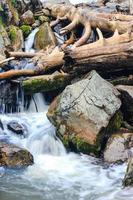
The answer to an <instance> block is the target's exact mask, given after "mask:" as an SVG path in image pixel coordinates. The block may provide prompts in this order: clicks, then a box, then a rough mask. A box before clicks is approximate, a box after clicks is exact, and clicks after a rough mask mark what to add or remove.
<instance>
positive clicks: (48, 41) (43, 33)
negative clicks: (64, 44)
mask: <svg viewBox="0 0 133 200" xmlns="http://www.w3.org/2000/svg"><path fill="white" fill-rule="evenodd" d="M56 44H57V41H56V38H55V35H54V33H53V31H52V29H51V27H50V25H49V23H48V22H45V23H44V24H42V25H41V26H40V28H39V31H38V32H37V33H36V35H35V42H34V48H35V49H36V50H41V49H46V48H47V47H50V46H56Z"/></svg>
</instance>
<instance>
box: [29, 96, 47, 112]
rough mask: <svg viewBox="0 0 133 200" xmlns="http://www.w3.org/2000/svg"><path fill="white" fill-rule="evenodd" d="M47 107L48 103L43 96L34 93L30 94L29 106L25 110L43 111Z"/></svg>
mask: <svg viewBox="0 0 133 200" xmlns="http://www.w3.org/2000/svg"><path fill="white" fill-rule="evenodd" d="M47 109H48V105H47V104H46V102H45V99H44V96H43V94H42V93H36V94H34V95H33V96H32V100H31V102H30V105H29V108H28V110H27V112H30V113H33V112H44V111H45V110H47Z"/></svg>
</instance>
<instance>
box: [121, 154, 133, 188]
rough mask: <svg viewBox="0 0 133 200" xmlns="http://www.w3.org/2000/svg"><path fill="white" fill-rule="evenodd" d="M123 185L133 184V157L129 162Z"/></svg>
mask: <svg viewBox="0 0 133 200" xmlns="http://www.w3.org/2000/svg"><path fill="white" fill-rule="evenodd" d="M123 185H124V186H125V187H127V186H133V158H130V160H129V162H128V166H127V170H126V174H125V177H124V180H123Z"/></svg>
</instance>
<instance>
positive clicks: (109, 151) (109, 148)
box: [104, 132, 133, 163]
mask: <svg viewBox="0 0 133 200" xmlns="http://www.w3.org/2000/svg"><path fill="white" fill-rule="evenodd" d="M132 148H133V133H129V132H126V133H124V132H123V133H122V132H119V133H116V134H112V135H111V137H110V138H109V140H108V142H107V145H106V148H105V151H104V161H106V162H109V163H121V162H124V161H126V160H127V159H128V156H129V152H130V151H131V149H132Z"/></svg>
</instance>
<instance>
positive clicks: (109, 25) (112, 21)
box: [42, 3, 133, 47]
mask: <svg viewBox="0 0 133 200" xmlns="http://www.w3.org/2000/svg"><path fill="white" fill-rule="evenodd" d="M42 13H44V14H46V15H49V16H52V17H54V18H56V21H55V22H54V23H52V25H53V24H54V25H55V24H57V23H59V22H60V21H62V20H69V21H70V22H71V23H70V24H69V25H67V26H65V27H64V28H62V29H61V30H60V34H67V33H68V32H71V31H72V30H73V29H75V28H76V27H77V25H80V24H81V25H83V26H84V34H83V36H82V37H81V38H80V39H79V40H78V41H76V42H75V43H74V46H73V47H78V46H81V45H83V44H85V43H86V42H87V40H88V39H89V37H90V35H91V32H92V30H93V29H96V28H99V29H100V30H101V31H107V32H115V30H116V29H117V30H118V32H119V33H120V34H121V33H125V32H127V31H129V30H130V31H132V26H133V16H132V15H122V14H106V13H97V12H94V11H92V12H90V11H88V10H87V9H84V8H80V7H78V8H76V7H74V6H72V5H68V6H66V5H64V4H62V5H60V4H49V3H48V4H44V9H42Z"/></svg>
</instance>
